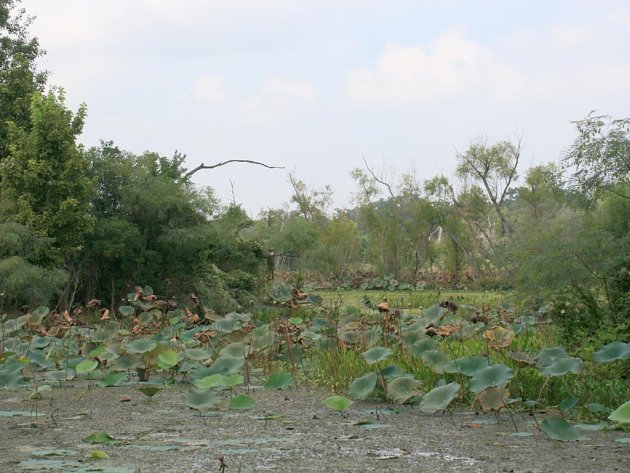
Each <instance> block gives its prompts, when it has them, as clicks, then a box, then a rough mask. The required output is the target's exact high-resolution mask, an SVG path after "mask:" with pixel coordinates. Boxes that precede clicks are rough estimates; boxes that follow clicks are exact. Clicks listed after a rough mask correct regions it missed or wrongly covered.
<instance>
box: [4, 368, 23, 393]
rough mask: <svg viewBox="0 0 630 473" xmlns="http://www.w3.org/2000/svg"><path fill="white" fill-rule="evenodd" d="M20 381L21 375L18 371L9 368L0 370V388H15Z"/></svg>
mask: <svg viewBox="0 0 630 473" xmlns="http://www.w3.org/2000/svg"><path fill="white" fill-rule="evenodd" d="M21 381H22V375H21V374H20V372H19V371H13V370H9V369H1V370H0V388H15V387H17V386H18V385H19V384H20V382H21Z"/></svg>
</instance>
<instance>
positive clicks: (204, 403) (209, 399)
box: [185, 389, 222, 411]
mask: <svg viewBox="0 0 630 473" xmlns="http://www.w3.org/2000/svg"><path fill="white" fill-rule="evenodd" d="M185 400H186V405H188V407H192V408H193V409H197V410H199V411H201V410H204V409H210V408H212V407H216V406H218V405H219V404H221V400H222V399H221V398H220V397H219V396H217V394H216V393H215V392H214V391H212V390H210V389H190V390H189V391H188V392H187V393H186V396H185Z"/></svg>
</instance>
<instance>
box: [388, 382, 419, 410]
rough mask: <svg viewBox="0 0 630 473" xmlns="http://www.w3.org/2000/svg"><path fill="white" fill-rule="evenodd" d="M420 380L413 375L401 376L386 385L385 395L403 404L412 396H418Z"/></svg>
mask: <svg viewBox="0 0 630 473" xmlns="http://www.w3.org/2000/svg"><path fill="white" fill-rule="evenodd" d="M421 385H422V382H421V381H419V380H417V379H414V378H413V376H411V375H407V376H401V377H399V378H396V379H394V380H393V381H392V382H391V383H389V384H388V385H387V397H388V398H389V399H391V400H393V401H395V402H397V403H399V404H404V403H405V402H407V401H408V400H409V399H411V398H412V397H414V396H419V395H420V392H419V391H418V389H419V388H420V386H421Z"/></svg>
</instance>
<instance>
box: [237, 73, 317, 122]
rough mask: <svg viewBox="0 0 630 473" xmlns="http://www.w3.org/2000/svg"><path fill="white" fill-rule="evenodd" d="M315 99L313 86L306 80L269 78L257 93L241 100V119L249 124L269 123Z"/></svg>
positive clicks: (284, 117) (290, 114)
mask: <svg viewBox="0 0 630 473" xmlns="http://www.w3.org/2000/svg"><path fill="white" fill-rule="evenodd" d="M316 99H317V93H316V91H315V87H313V85H312V84H311V83H310V82H308V81H294V82H291V81H288V80H286V79H281V78H278V79H269V80H267V81H265V82H264V83H263V84H262V87H261V90H260V93H259V94H258V95H256V96H254V97H250V98H248V99H246V100H245V101H244V102H243V104H242V106H241V117H242V121H243V123H245V124H246V125H250V126H265V125H269V124H271V123H273V122H275V121H278V120H282V119H286V118H289V117H291V116H294V115H295V114H297V113H298V112H299V111H300V110H303V109H304V108H305V107H308V106H311V105H312V104H314V103H315V101H316Z"/></svg>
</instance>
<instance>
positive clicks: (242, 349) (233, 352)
mask: <svg viewBox="0 0 630 473" xmlns="http://www.w3.org/2000/svg"><path fill="white" fill-rule="evenodd" d="M247 349H248V346H247V345H245V344H244V343H243V342H238V343H230V344H229V345H226V346H224V347H223V348H222V349H221V351H220V352H219V355H225V356H232V357H234V358H238V357H241V358H242V357H243V356H245V355H246V354H247Z"/></svg>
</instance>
